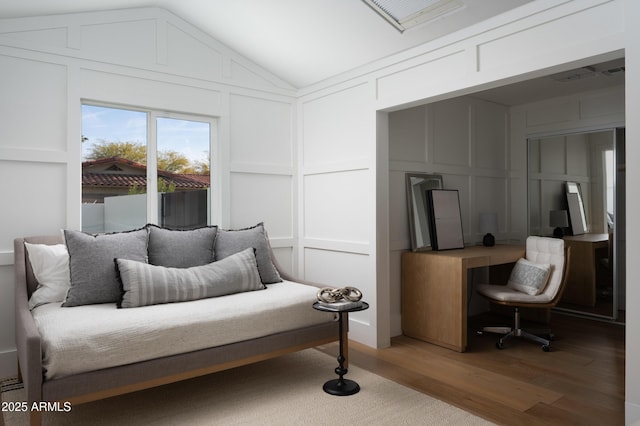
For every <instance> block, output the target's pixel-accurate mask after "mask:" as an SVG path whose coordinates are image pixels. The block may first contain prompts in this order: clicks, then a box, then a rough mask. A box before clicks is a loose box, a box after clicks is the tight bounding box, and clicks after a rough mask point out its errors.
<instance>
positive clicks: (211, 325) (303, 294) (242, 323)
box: [14, 224, 339, 424]
mask: <svg viewBox="0 0 640 426" xmlns="http://www.w3.org/2000/svg"><path fill="white" fill-rule="evenodd" d="M203 231H204V232H206V233H208V235H209V237H210V236H211V233H213V234H214V238H215V242H214V250H213V252H212V253H209V254H207V255H205V256H204V257H203V259H201V260H200V261H199V263H198V266H193V265H191V264H189V263H190V262H191V263H193V258H194V255H193V247H192V246H193V245H194V244H195V243H196V242H197V241H198V238H199V236H196V237H198V238H192V237H193V235H190V234H188V232H198V231H196V230H193V231H169V230H165V229H162V228H158V227H154V226H147V227H145V228H144V232H146V237H145V238H146V239H145V240H144V244H145V250H146V251H147V254H148V256H147V259H143V261H136V259H132V260H127V259H126V258H127V256H128V255H129V256H128V257H135V256H131V255H130V253H125V254H124V255H123V256H122V259H120V258H119V257H120V256H119V255H116V256H115V258H117V260H116V259H114V260H113V262H114V264H113V266H112V268H113V270H115V271H116V273H117V272H119V275H118V274H116V277H117V279H118V281H119V285H120V288H119V295H118V297H119V300H117V301H115V302H114V301H108V302H105V300H111V299H110V298H111V297H112V296H109V295H106V293H108V292H103V290H102V288H97V287H95V282H96V281H100V279H101V278H102V277H100V276H97V275H95V274H101V275H105V273H104V272H100V268H99V267H96V266H95V264H94V263H95V262H94V260H95V259H94V258H95V257H96V256H95V253H94V251H97V252H100V250H93V248H92V247H93V246H92V245H91V244H92V243H93V242H95V241H97V239H98V238H101V237H102V236H98V237H96V236H89V235H88V234H82V233H79V232H73V231H65V233H64V236H63V235H57V236H38V237H26V238H17V239H16V240H15V241H14V249H15V285H16V288H15V298H16V303H15V312H16V347H17V353H18V369H19V375H20V379H21V380H22V381H23V382H24V386H25V391H26V398H27V401H26V402H27V403H28V406H29V407H34V405H33V404H34V403H35V404H38V403H39V402H41V401H47V402H54V401H59V402H70V403H71V404H72V406H73V405H74V404H79V403H83V402H89V401H93V400H97V399H102V398H107V397H110V396H114V395H119V394H123V393H127V392H133V391H137V390H141V389H145V388H149V387H154V386H159V385H163V384H166V383H171V382H175V381H179V380H184V379H188V378H192V377H196V376H200V375H205V374H209V373H213V372H216V371H220V370H224V369H229V368H233V367H236V366H240V365H244V364H248V363H252V362H257V361H261V360H264V359H267V358H271V357H275V356H279V355H282V354H285V353H288V352H293V351H297V350H301V349H305V348H309V347H314V346H317V345H321V344H325V343H328V342H331V341H335V340H338V337H339V336H338V333H339V330H338V324H337V321H336V318H335V314H331V313H324V312H319V311H316V310H314V309H313V308H312V306H311V305H312V303H313V302H314V300H315V295H316V293H317V290H318V287H319V286H318V285H316V284H313V283H309V282H304V281H299V280H298V281H296V280H295V279H294V278H293V277H291V276H290V275H288V274H287V273H286V272H285V271H283V270H282V269H281V268H280V267H279V266H278V264H277V262H276V261H275V258H274V257H273V253H272V251H271V247H270V245H269V243H268V239H267V238H266V234H260V233H261V232H263V231H264V230H263V228H262V224H259V225H258V226H257V227H254V228H248V229H246V230H240V231H225V230H219V229H217V228H216V227H207V228H206V229H204V230H203ZM135 232H138V234H135ZM135 232H132V233H130V234H128V233H120V235H122V236H124V238H125V239H129V241H128V242H127V241H124V242H126V245H127V246H134V245H135V244H137V242H131V241H130V238H131V237H132V236H134V234H135V236H134V238H136V239H137V241H138V242H139V241H141V240H140V238H139V237H140V235H141V234H140V233H141V232H142V230H137V231H135ZM256 233H257V234H256ZM256 235H257V236H258V238H259V239H260V238H262V239H263V240H264V242H265V243H266V244H264V245H263V246H262V247H261V248H259V247H252V248H250V249H249V250H246V249H245V250H242V251H241V252H238V253H236V254H232V255H231V254H230V253H233V252H236V251H238V250H240V249H241V248H242V246H243V245H247V244H250V245H253V246H255V244H253V243H252V242H251V239H254V238H255V237H256ZM260 235H264V236H263V237H260ZM154 236H161V237H162V238H161V239H160V240H158V239H156V240H154V239H153V238H154ZM176 237H177V239H176ZM236 237H241V238H239V239H238V238H236ZM245 237H248V238H249V240H247V238H245ZM116 238H119V237H116ZM85 240H86V241H85ZM78 241H80V244H79V245H78ZM158 241H160V242H161V243H162V244H164V246H163V245H162V244H161V245H160V246H159V247H160V249H159V251H158V250H157V249H158V244H157V242H158ZM87 242H88V244H89V245H85V243H87ZM100 242H103V240H100ZM154 242H155V243H156V244H155V245H156V251H155V252H153V250H152V246H153V245H154ZM25 243H26V244H25ZM63 243H66V244H63ZM113 243H114V244H112V247H111V248H110V249H112V250H116V251H118V250H119V249H118V247H120V249H122V247H123V244H122V243H123V241H121V240H118V239H116V240H114V241H113ZM186 245H188V246H189V247H186ZM60 247H63V248H65V249H67V250H68V251H67V253H68V254H67V258H66V259H68V260H65V262H68V267H69V270H70V276H71V279H70V283H69V288H68V289H67V290H65V292H66V294H64V295H63V300H62V302H60V301H57V302H54V303H47V301H46V300H45V301H44V302H43V301H42V300H40V299H39V297H32V295H33V294H34V292H35V291H36V290H37V289H38V291H39V292H40V293H42V292H44V293H45V296H50V294H51V291H52V290H51V289H50V288H48V289H44V286H43V284H42V283H39V282H38V280H37V275H38V274H42V272H39V273H36V274H35V275H34V267H33V265H32V263H33V264H36V263H37V262H42V259H40V258H38V259H36V256H35V255H34V253H36V252H37V251H36V250H35V249H36V248H37V249H38V250H41V249H44V250H50V249H53V248H60ZM204 249H205V250H208V249H209V248H208V247H205V248H204ZM265 249H266V251H265ZM199 250H203V248H202V247H200V248H199ZM260 250H262V252H260ZM107 251H108V250H107ZM225 251H226V253H222V252H225ZM252 251H253V253H252ZM125 252H126V250H125ZM221 253H222V254H223V256H221V255H220V254H221ZM242 253H244V254H242ZM254 253H255V256H254ZM200 254H202V253H200ZM265 254H266V257H265ZM38 256H40V255H38ZM207 256H212V257H213V260H214V261H213V262H211V263H209V264H206V265H204V266H201V264H202V263H203V262H205V263H206V261H207ZM224 256H226V257H224ZM238 256H245V257H246V258H247V259H250V263H251V262H254V260H253V259H255V263H251V265H255V266H257V271H258V272H259V274H258V280H259V281H262V282H260V283H259V286H258V287H257V288H242V289H240V290H238V289H224V287H225V285H226V284H224V283H223V285H222V288H223V290H222V293H225V294H223V295H220V294H215V292H216V291H217V292H218V293H220V292H221V291H220V290H219V289H220V288H221V284H220V282H215V283H213V284H214V285H213V286H209V287H208V288H209V289H211V288H215V289H217V290H215V291H214V293H210V292H209V293H207V291H209V290H207V288H205V289H204V290H203V289H202V288H195V289H191V290H190V292H183V294H180V293H179V292H178V293H175V292H174V293H171V292H170V291H165V292H164V293H162V294H160V293H159V292H158V291H157V290H154V289H155V288H157V281H158V280H160V279H164V278H165V276H164V275H163V274H166V273H167V271H170V272H171V273H174V274H178V275H177V276H178V279H181V278H180V277H181V275H180V274H183V273H186V272H184V271H189V270H190V271H192V272H193V271H195V272H193V273H196V275H197V273H199V272H198V271H201V270H202V268H209V267H212V266H209V265H213V267H218V270H213V271H211V270H207V271H204V272H208V273H210V274H213V275H214V276H218V278H220V277H221V278H220V279H221V280H222V281H224V280H225V279H228V278H229V276H228V274H227V275H225V274H226V271H222V272H221V270H220V268H222V266H218V265H223V263H224V262H229V261H230V260H229V259H235V258H237V257H238ZM247 256H248V257H247ZM261 256H262V257H261ZM195 257H198V256H195ZM222 257H224V258H222ZM32 258H33V259H34V261H32ZM154 258H155V259H154ZM58 259H59V258H58ZM209 260H211V259H209ZM152 261H155V262H152ZM185 262H186V264H185ZM261 262H262V265H261ZM265 262H268V263H269V265H268V266H271V267H273V270H272V271H270V272H271V273H273V276H272V277H271V278H268V279H267V280H266V281H267V282H268V283H266V284H265V283H264V281H265V280H264V277H265V267H264V264H265ZM151 263H154V264H153V265H151ZM167 263H169V264H171V263H176V265H169V266H167V265H166V264H167ZM158 264H159V265H158ZM163 264H164V265H163ZM116 265H117V267H116ZM224 265H228V263H224ZM225 267H227V266H225ZM136 268H137V269H136ZM232 268H233V267H232ZM242 268H243V267H241V271H240V273H241V275H242V276H241V277H240V278H239V279H240V280H241V281H246V280H247V274H249V275H251V273H247V271H246V270H244V269H242ZM248 268H253V266H248ZM38 269H42V265H36V270H38ZM252 271H254V269H252ZM49 272H50V271H49ZM136 272H138V275H136ZM65 273H66V272H65ZM110 273H111V270H110V271H109V274H110ZM145 274H146V275H145ZM158 274H160V275H158ZM192 276H193V275H192ZM132 277H133V278H132ZM145 277H147V278H145ZM148 277H151V279H153V280H155V281H156V282H155V283H153V284H154V286H155V287H154V286H152V287H153V288H154V289H152V290H149V289H150V288H151V287H149V288H145V287H144V284H145V282H144V280H145V279H148ZM174 278H175V277H174ZM252 279H253V278H251V277H249V278H248V280H249V281H251V280H252ZM83 280H84V282H83ZM77 281H79V282H80V284H78V282H77ZM169 281H170V280H169ZM254 281H255V280H254ZM269 281H271V282H269ZM132 283H133V284H132ZM146 284H149V283H148V282H147V283H146ZM92 285H93V286H94V287H93V288H92V287H91V286H92ZM206 286H207V285H206V284H205V287H206ZM254 290H255V291H254ZM149 291H152V292H156V293H155V294H151V295H149V294H146V293H149ZM47 292H48V293H47ZM145 292H146V293H145ZM72 293H73V294H72ZM226 293H232V294H226ZM212 296H213V297H212ZM57 298H58V299H60V296H59V295H58V296H57ZM30 299H31V300H30ZM45 299H46V297H45ZM53 299H54V300H57V299H56V297H53ZM182 300H184V301H182ZM167 302H172V303H167ZM319 385H320V384H319ZM35 406H36V407H38V406H39V405H35ZM44 406H45V407H46V405H44ZM41 420H42V412H41V411H39V410H31V412H30V422H31V424H39V423H40V422H41Z"/></svg>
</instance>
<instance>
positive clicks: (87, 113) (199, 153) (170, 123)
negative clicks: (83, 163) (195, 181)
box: [82, 105, 210, 162]
mask: <svg viewBox="0 0 640 426" xmlns="http://www.w3.org/2000/svg"><path fill="white" fill-rule="evenodd" d="M209 132H210V129H209V123H203V122H197V121H188V120H177V119H171V118H158V120H157V133H158V150H159V151H169V150H170V151H176V152H179V153H182V154H183V155H184V156H186V157H187V158H189V159H190V160H192V161H194V160H197V161H207V162H208V158H209V157H208V156H209ZM82 135H83V136H84V137H86V138H88V140H87V141H86V142H84V143H83V160H84V159H85V154H86V153H87V152H88V151H90V150H91V148H92V147H93V145H94V144H96V143H100V141H101V140H105V141H108V142H136V143H141V144H146V143H147V114H146V113H145V112H140V111H133V110H125V109H117V108H105V107H98V106H93V105H83V106H82Z"/></svg>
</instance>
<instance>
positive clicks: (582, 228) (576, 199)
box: [567, 182, 589, 235]
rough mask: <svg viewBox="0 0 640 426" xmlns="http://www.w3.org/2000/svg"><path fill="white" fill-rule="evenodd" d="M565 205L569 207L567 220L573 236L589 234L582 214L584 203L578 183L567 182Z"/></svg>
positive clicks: (584, 216)
mask: <svg viewBox="0 0 640 426" xmlns="http://www.w3.org/2000/svg"><path fill="white" fill-rule="evenodd" d="M567 205H568V206H569V220H570V222H571V231H572V233H573V235H582V234H585V233H587V232H589V229H588V228H587V216H586V215H585V213H584V202H583V201H582V189H581V188H580V184H579V183H578V182H567Z"/></svg>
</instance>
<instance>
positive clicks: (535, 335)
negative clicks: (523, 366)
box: [478, 308, 554, 352]
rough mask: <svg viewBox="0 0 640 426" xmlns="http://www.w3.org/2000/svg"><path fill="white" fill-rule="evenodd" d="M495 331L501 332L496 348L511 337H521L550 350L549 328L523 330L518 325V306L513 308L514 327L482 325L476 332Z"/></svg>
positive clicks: (499, 347) (550, 336)
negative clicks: (543, 336)
mask: <svg viewBox="0 0 640 426" xmlns="http://www.w3.org/2000/svg"><path fill="white" fill-rule="evenodd" d="M485 332H486V333H497V334H503V336H501V337H500V339H499V340H498V341H497V342H496V347H497V348H498V349H502V348H504V344H505V343H506V342H507V341H508V340H509V339H511V338H513V337H521V338H523V339H527V340H531V341H534V342H537V343H540V344H541V345H542V346H541V348H542V350H543V351H544V352H549V351H550V350H551V341H552V340H553V337H554V336H553V334H552V333H551V330H535V331H533V330H529V331H526V330H523V329H522V328H521V327H520V311H519V310H518V308H516V309H515V324H514V327H483V328H482V329H481V330H480V331H478V334H483V333H485ZM539 334H543V335H546V336H547V337H548V339H544V338H542V337H540V336H539Z"/></svg>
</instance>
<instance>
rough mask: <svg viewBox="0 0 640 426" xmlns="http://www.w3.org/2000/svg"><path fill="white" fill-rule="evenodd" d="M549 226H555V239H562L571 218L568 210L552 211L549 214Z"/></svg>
mask: <svg viewBox="0 0 640 426" xmlns="http://www.w3.org/2000/svg"><path fill="white" fill-rule="evenodd" d="M549 225H550V226H553V227H554V228H555V229H554V230H553V237H554V238H562V237H563V236H564V231H563V230H562V229H563V228H566V227H567V226H569V218H568V217H567V211H566V210H551V211H550V212H549Z"/></svg>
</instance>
